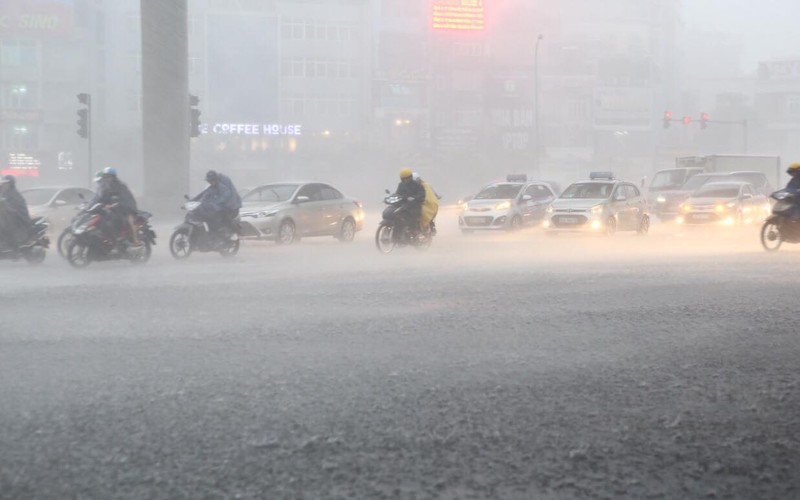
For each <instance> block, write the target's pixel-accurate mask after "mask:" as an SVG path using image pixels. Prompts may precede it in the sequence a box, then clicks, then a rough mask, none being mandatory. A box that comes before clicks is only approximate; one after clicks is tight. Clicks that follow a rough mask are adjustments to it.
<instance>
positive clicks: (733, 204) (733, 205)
mask: <svg viewBox="0 0 800 500" xmlns="http://www.w3.org/2000/svg"><path fill="white" fill-rule="evenodd" d="M735 206H736V202H735V201H732V202H730V203H728V205H727V207H728V208H733V207H735Z"/></svg>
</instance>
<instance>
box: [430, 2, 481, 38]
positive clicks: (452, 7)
mask: <svg viewBox="0 0 800 500" xmlns="http://www.w3.org/2000/svg"><path fill="white" fill-rule="evenodd" d="M431 23H432V24H431V27H432V28H433V29H435V30H458V31H482V30H483V28H484V12H483V0H433V16H432V20H431Z"/></svg>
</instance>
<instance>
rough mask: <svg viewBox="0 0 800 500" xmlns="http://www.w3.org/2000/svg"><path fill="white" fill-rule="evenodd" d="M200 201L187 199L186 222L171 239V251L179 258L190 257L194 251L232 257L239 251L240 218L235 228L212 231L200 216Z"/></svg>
mask: <svg viewBox="0 0 800 500" xmlns="http://www.w3.org/2000/svg"><path fill="white" fill-rule="evenodd" d="M200 205H201V202H199V201H187V202H186V203H185V204H184V205H183V206H181V208H182V209H184V210H186V217H185V219H184V222H183V223H182V224H181V225H179V226H178V227H177V228H175V232H174V233H172V237H171V238H170V239H169V251H170V253H172V256H173V257H175V258H176V259H178V260H183V259H188V258H189V256H190V255H192V252H193V251H195V250H196V251H198V252H219V254H220V255H222V256H223V257H231V256H234V255H236V254H237V253H239V236H240V234H241V230H240V229H239V218H238V217H237V218H236V221H235V222H234V224H233V226H234V227H233V228H229V227H223V228H221V229H220V230H218V231H211V230H210V229H209V227H208V223H207V222H205V221H204V220H203V219H202V218H201V217H200V213H199V212H200Z"/></svg>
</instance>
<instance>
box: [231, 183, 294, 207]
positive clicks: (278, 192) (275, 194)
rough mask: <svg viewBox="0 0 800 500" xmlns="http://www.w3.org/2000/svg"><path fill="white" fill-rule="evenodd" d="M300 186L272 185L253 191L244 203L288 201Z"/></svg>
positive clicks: (245, 198) (245, 197) (244, 199)
mask: <svg viewBox="0 0 800 500" xmlns="http://www.w3.org/2000/svg"><path fill="white" fill-rule="evenodd" d="M298 187H299V185H298V184H270V185H268V186H261V187H258V188H255V189H253V190H252V191H250V192H249V193H247V194H246V195H245V196H244V198H242V202H245V203H248V202H262V201H271V202H276V201H288V200H290V199H291V198H292V195H293V194H294V192H295V191H297V188H298Z"/></svg>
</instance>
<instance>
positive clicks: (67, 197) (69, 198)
mask: <svg viewBox="0 0 800 500" xmlns="http://www.w3.org/2000/svg"><path fill="white" fill-rule="evenodd" d="M56 201H63V202H65V203H66V204H67V205H80V204H81V203H83V200H81V198H80V197H79V196H78V191H77V190H75V189H65V190H63V191H61V192H60V193H59V194H58V197H56Z"/></svg>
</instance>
